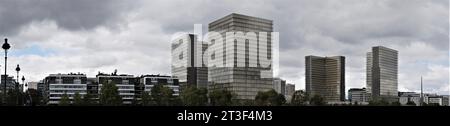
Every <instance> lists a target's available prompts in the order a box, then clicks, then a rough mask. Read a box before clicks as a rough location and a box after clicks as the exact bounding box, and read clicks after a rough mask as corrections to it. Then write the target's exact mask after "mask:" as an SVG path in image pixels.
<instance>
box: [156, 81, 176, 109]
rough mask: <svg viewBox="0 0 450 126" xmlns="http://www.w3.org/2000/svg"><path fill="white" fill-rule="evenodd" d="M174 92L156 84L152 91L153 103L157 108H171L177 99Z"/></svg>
mask: <svg viewBox="0 0 450 126" xmlns="http://www.w3.org/2000/svg"><path fill="white" fill-rule="evenodd" d="M173 93H174V92H173V90H172V89H170V88H168V87H166V86H164V85H163V84H156V85H154V86H153V88H152V89H151V92H150V94H151V97H152V101H154V102H155V104H156V105H157V106H170V105H173V103H174V101H175V97H174V96H173Z"/></svg>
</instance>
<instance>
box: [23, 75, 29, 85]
mask: <svg viewBox="0 0 450 126" xmlns="http://www.w3.org/2000/svg"><path fill="white" fill-rule="evenodd" d="M22 84H25V76H22ZM26 86H28V85H27V84H25V87H26Z"/></svg>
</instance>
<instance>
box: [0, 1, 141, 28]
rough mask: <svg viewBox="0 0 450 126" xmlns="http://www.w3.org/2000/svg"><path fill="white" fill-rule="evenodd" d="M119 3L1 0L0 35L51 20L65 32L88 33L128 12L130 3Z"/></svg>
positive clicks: (130, 6) (131, 5) (130, 7)
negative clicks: (79, 31) (77, 31)
mask: <svg viewBox="0 0 450 126" xmlns="http://www.w3.org/2000/svg"><path fill="white" fill-rule="evenodd" d="M127 2H128V1H122V0H2V2H1V4H0V15H1V16H0V21H1V23H0V34H5V35H14V34H15V33H17V32H18V30H20V28H21V26H23V25H26V24H28V23H30V22H33V21H43V20H54V21H55V22H56V23H57V24H58V26H59V27H61V28H65V29H69V30H90V29H92V28H95V27H97V26H99V25H105V24H114V23H113V22H114V21H117V20H120V18H119V16H120V15H121V14H124V13H126V12H127V11H128V10H131V9H132V7H133V2H128V3H127Z"/></svg>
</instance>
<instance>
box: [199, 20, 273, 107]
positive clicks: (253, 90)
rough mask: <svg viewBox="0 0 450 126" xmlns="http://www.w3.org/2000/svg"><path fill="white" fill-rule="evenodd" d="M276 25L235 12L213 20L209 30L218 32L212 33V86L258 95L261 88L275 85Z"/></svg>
mask: <svg viewBox="0 0 450 126" xmlns="http://www.w3.org/2000/svg"><path fill="white" fill-rule="evenodd" d="M272 25H273V24H272V21H271V20H267V19H262V18H257V17H250V16H245V15H240V14H234V13H233V14H230V15H228V16H225V17H223V18H221V19H218V20H216V21H214V22H212V23H210V24H209V26H208V29H209V32H216V33H218V34H211V35H210V36H208V37H209V38H208V40H209V41H210V45H209V47H208V51H207V53H208V54H209V55H208V56H211V57H208V81H209V82H210V83H211V84H210V85H209V88H210V90H214V89H225V90H228V91H231V92H233V93H234V94H236V98H237V99H254V98H255V96H256V94H257V93H258V92H260V91H267V90H270V89H272V74H273V73H272V65H270V64H271V63H272V58H271V55H272V52H271V51H272V50H271V48H272V43H271V34H270V33H271V32H272V31H273V28H272ZM264 33H266V34H264ZM266 65H267V66H266Z"/></svg>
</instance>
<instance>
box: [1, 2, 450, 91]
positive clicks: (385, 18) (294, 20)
mask: <svg viewBox="0 0 450 126" xmlns="http://www.w3.org/2000/svg"><path fill="white" fill-rule="evenodd" d="M6 2H14V1H6ZM264 2H269V3H272V4H262V3H263V2H262V3H253V2H249V1H246V2H243V3H240V4H237V3H234V2H225V1H219V2H217V3H216V2H212V1H211V2H204V1H193V2H186V1H173V3H176V4H175V5H172V4H170V3H163V1H152V2H148V1H138V2H136V3H131V2H128V3H127V2H124V3H123V2H121V1H105V3H103V2H96V1H95V2H93V1H85V2H83V1H81V2H69V1H58V2H55V1H53V2H48V3H45V2H44V3H41V4H33V2H29V3H27V2H24V3H19V4H14V6H7V5H8V4H2V5H0V7H1V8H6V9H5V10H1V11H0V13H1V14H2V15H5V16H2V17H0V19H1V20H2V22H0V36H2V37H7V38H9V39H10V40H9V42H10V44H11V46H12V47H11V49H10V52H8V53H9V56H8V59H9V60H8V70H9V71H11V72H13V70H14V67H15V65H16V64H20V65H21V68H22V71H21V75H24V76H25V77H27V82H30V81H38V80H40V79H42V78H44V77H45V76H47V75H48V74H50V73H68V72H83V73H86V74H87V75H95V73H97V72H98V71H113V70H114V69H119V70H120V71H121V72H123V73H127V74H134V75H139V74H146V73H161V74H166V75H172V74H171V73H170V70H171V68H170V63H171V62H170V58H169V57H170V35H172V34H174V33H175V32H191V31H192V30H193V29H194V27H193V26H194V24H197V23H200V24H203V26H204V27H203V31H207V27H206V24H208V23H209V22H211V21H214V20H216V19H219V18H220V17H223V16H225V15H228V14H230V13H240V14H245V15H251V16H255V17H262V18H266V19H271V20H273V21H274V31H276V32H280V70H279V73H280V76H279V77H281V78H283V79H285V80H287V83H294V84H296V87H297V89H303V87H305V86H304V79H305V78H304V63H305V62H304V60H303V56H306V55H309V54H314V55H342V56H345V57H346V67H347V68H346V75H347V76H346V91H347V90H348V89H350V88H362V87H365V85H366V83H365V80H366V78H365V56H366V54H365V53H366V52H368V51H370V50H369V48H370V47H372V46H377V45H382V46H386V47H389V48H393V49H396V50H398V51H399V52H400V54H401V56H399V78H398V82H399V83H398V86H399V90H400V91H415V92H418V91H420V76H422V75H423V76H424V92H436V93H439V94H448V91H449V88H450V87H449V83H448V79H449V76H448V75H449V74H448V72H449V70H448V62H449V60H448V58H449V57H448V54H449V53H450V52H449V50H448V19H446V18H445V17H447V16H448V1H445V0H442V1H362V2H360V1H339V2H332V1H327V2H325V1H323V3H322V2H313V1H289V0H287V1H277V2H275V1H264ZM352 2H355V3H352ZM289 3H291V5H290V4H289ZM292 3H294V4H292ZM325 3H326V4H325ZM350 3H351V4H350ZM53 4H57V5H58V6H62V7H57V6H54V5H53ZM150 4H153V5H154V6H152V5H150ZM178 4H180V5H186V6H183V7H182V8H180V9H177V6H176V5H178ZM296 4H298V5H300V7H298V6H294V5H296ZM32 5H33V6H34V5H37V7H35V8H29V7H28V6H32ZM83 5H90V6H83ZM209 5H215V6H214V7H216V8H214V7H209ZM233 5H240V6H233ZM250 5H252V6H251V7H250V8H248V6H250ZM48 6H51V7H50V8H49V9H46V8H47V7H48ZM157 6H162V7H160V8H158V7H157ZM65 7H67V8H65ZM71 7H72V8H71ZM17 8H28V9H24V10H18V9H17ZM195 8H202V10H203V9H207V10H211V11H210V12H202V11H199V10H196V9H195ZM259 8H265V9H259ZM334 8H337V9H334ZM33 9H34V10H33ZM71 9H77V10H75V11H74V10H71ZM78 9H79V10H78ZM51 10H53V11H51ZM55 10H57V11H55ZM82 10H83V11H82ZM91 10H96V11H95V13H90V12H91ZM182 10H183V11H182ZM185 10H190V11H185ZM354 10H361V11H358V12H355V11H354ZM24 11H26V12H29V13H28V14H29V15H27V13H20V12H24ZM158 11H168V12H171V13H170V14H167V15H160V14H159V13H157V12H158ZM292 11H295V12H298V13H294V15H295V16H291V14H293V13H291V12H292ZM15 12H18V13H15ZM115 12H120V13H115ZM410 12H413V13H410ZM30 13H31V14H30ZM98 17H102V18H104V19H100V18H98ZM187 18H189V19H187ZM83 19H86V20H83ZM337 24H339V25H337ZM337 46H339V48H336V47H337ZM93 54H95V55H93ZM292 54H296V55H292ZM1 61H3V60H1ZM2 66H3V65H2ZM3 70H4V68H0V71H3ZM9 74H10V75H11V76H14V73H9ZM415 78H417V79H415Z"/></svg>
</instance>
